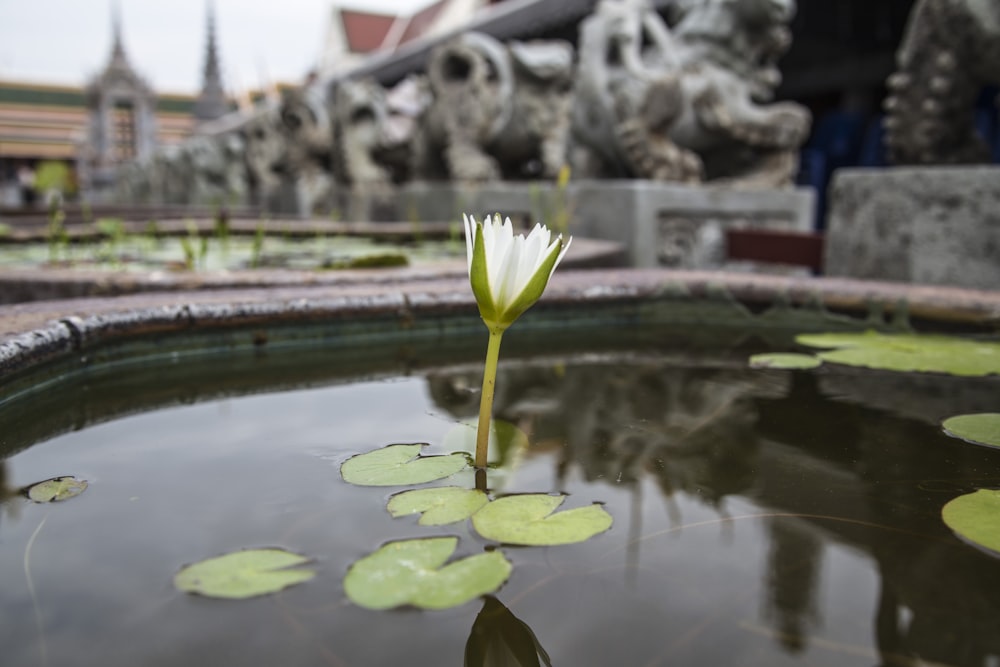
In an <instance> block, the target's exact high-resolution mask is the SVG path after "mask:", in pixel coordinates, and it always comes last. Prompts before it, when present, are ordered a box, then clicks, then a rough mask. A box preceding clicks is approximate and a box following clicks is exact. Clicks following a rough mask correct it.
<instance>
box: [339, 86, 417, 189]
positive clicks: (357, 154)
mask: <svg viewBox="0 0 1000 667" xmlns="http://www.w3.org/2000/svg"><path fill="white" fill-rule="evenodd" d="M425 87H426V84H425V83H424V82H423V81H422V80H421V79H420V78H418V77H408V78H406V79H404V80H403V81H402V82H400V83H399V84H397V85H396V86H395V87H394V88H392V89H391V90H388V91H387V90H385V89H384V88H383V87H382V86H381V85H379V83H378V82H376V81H375V80H374V79H370V78H368V79H362V80H345V81H339V82H337V83H336V85H335V87H333V88H332V90H331V92H330V97H331V107H332V112H331V113H332V116H333V121H334V134H335V145H336V159H335V160H334V165H335V167H334V171H335V172H336V174H337V177H338V180H339V181H342V182H344V183H346V184H348V185H350V186H351V187H352V188H355V189H360V190H367V189H370V188H371V187H376V188H378V187H382V186H386V185H389V184H390V183H399V182H402V181H403V180H405V178H406V176H407V173H408V171H409V166H410V165H409V162H410V143H411V141H412V139H413V134H414V132H415V127H416V121H417V118H418V117H419V115H420V113H421V112H422V111H423V109H424V108H425V107H426V106H427V104H428V102H427V100H426V99H425V98H426V96H427V93H426V90H425Z"/></svg>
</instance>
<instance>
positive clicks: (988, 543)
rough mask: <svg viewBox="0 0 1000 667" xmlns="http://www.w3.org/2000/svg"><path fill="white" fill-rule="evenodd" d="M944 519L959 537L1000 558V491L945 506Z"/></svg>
mask: <svg viewBox="0 0 1000 667" xmlns="http://www.w3.org/2000/svg"><path fill="white" fill-rule="evenodd" d="M941 518H942V519H944V522H945V524H946V525H947V526H948V527H949V528H951V529H952V530H953V531H955V532H956V533H957V534H958V535H959V537H962V538H964V539H966V540H968V541H969V542H972V543H973V544H976V545H978V546H980V547H983V548H984V549H987V550H988V551H991V552H993V554H994V555H996V556H1000V491H996V490H991V489H979V490H978V491H976V492H974V493H968V494H966V495H964V496H959V497H958V498H955V499H954V500H952V501H951V502H949V503H948V504H947V505H945V506H944V508H943V509H942V510H941Z"/></svg>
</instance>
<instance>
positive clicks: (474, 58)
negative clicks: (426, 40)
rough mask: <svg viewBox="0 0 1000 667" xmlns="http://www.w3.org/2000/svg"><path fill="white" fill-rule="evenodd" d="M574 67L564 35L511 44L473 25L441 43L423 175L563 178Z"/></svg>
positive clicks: (421, 141) (417, 164)
mask: <svg viewBox="0 0 1000 667" xmlns="http://www.w3.org/2000/svg"><path fill="white" fill-rule="evenodd" d="M572 72H573V51H572V46H571V45H570V44H569V43H568V42H564V41H546V42H511V43H509V44H507V45H504V44H503V43H501V42H499V41H497V40H496V39H494V38H492V37H490V36H488V35H484V34H482V33H477V32H468V33H465V34H463V35H460V36H458V37H455V38H454V39H451V40H449V41H448V42H445V43H444V44H442V45H441V46H439V47H437V48H436V49H435V50H434V51H433V53H432V54H431V56H430V62H429V63H428V66H427V76H428V80H429V82H430V90H431V93H432V94H433V102H432V103H431V104H430V106H429V107H428V109H427V111H426V112H425V113H424V115H423V116H422V118H421V122H420V127H419V131H418V133H417V136H416V137H415V142H414V146H413V151H414V155H413V165H414V167H413V171H414V177H415V178H418V179H427V180H438V179H448V178H450V179H452V180H456V181H495V180H499V179H500V178H524V177H539V178H550V179H551V178H555V177H556V176H557V174H558V172H559V169H560V168H561V167H562V166H563V164H564V163H565V160H566V141H567V137H568V130H569V123H568V111H569V105H570V101H571V87H572Z"/></svg>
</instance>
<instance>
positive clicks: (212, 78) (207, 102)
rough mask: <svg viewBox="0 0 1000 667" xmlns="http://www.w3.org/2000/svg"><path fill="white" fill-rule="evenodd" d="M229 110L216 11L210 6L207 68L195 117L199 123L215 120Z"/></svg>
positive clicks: (196, 102) (197, 100)
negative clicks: (218, 45)
mask: <svg viewBox="0 0 1000 667" xmlns="http://www.w3.org/2000/svg"><path fill="white" fill-rule="evenodd" d="M228 112H229V100H228V99H226V93H225V91H224V90H223V88H222V73H221V71H220V69H219V55H218V52H217V50H216V47H215V12H214V11H213V9H212V5H211V4H209V6H208V36H207V41H206V43H205V69H204V71H203V73H202V84H201V92H200V93H199V94H198V99H196V100H195V103H194V117H195V118H196V119H197V121H198V122H199V123H204V122H205V121H208V120H214V119H215V118H219V117H220V116H224V115H226V114H227V113H228Z"/></svg>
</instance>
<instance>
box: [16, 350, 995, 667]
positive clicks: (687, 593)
mask: <svg viewBox="0 0 1000 667" xmlns="http://www.w3.org/2000/svg"><path fill="white" fill-rule="evenodd" d="M515 333H516V332H512V334H511V335H510V338H511V340H510V345H509V350H507V353H505V354H502V355H501V362H500V369H501V370H500V376H499V378H498V395H497V402H496V414H497V415H498V416H499V417H501V418H503V419H505V420H508V421H510V422H513V423H515V424H516V425H518V426H519V427H520V428H521V429H523V430H524V431H525V432H526V433H527V434H528V436H529V438H530V442H531V445H530V447H529V448H528V449H527V451H525V452H524V453H523V456H522V457H520V462H519V464H518V465H516V466H514V467H509V468H508V469H505V470H504V471H502V472H498V473H496V474H495V477H493V478H491V480H490V485H491V487H493V489H494V491H495V492H496V493H498V494H499V493H520V492H556V491H558V492H564V493H567V494H569V499H568V500H567V501H566V506H572V507H576V506H584V505H588V504H590V503H592V502H599V503H602V504H603V506H604V508H605V509H606V510H607V511H608V512H609V513H610V514H611V515H612V516H613V518H614V525H613V527H612V528H611V529H610V530H609V531H607V532H605V533H602V534H600V535H598V536H596V537H594V538H592V539H590V540H588V541H587V542H584V543H580V544H572V545H565V546H557V547H510V546H501V547H500V548H501V549H502V550H503V552H504V553H505V555H506V556H507V557H508V558H509V559H510V560H511V562H512V563H513V571H512V574H511V576H510V579H509V580H508V581H507V582H506V584H504V585H503V586H502V587H501V588H500V590H499V591H498V592H497V593H496V594H495V596H494V597H489V598H486V599H485V600H476V601H474V602H471V603H468V604H465V605H462V606H459V607H456V608H452V609H449V610H446V611H419V610H415V609H400V610H393V611H371V610H368V609H364V608H361V607H359V606H357V605H355V604H353V603H352V602H351V601H349V600H348V599H347V597H346V595H345V593H344V587H343V584H342V580H343V577H344V575H345V573H346V572H347V569H348V568H349V566H350V565H351V563H352V562H354V561H355V560H357V559H358V558H360V557H362V556H364V555H365V554H368V553H370V552H372V551H374V550H375V549H376V548H378V547H379V546H380V545H382V544H383V543H385V542H387V541H390V540H397V539H404V538H413V537H429V536H434V535H454V536H457V537H458V538H459V546H458V551H457V553H456V557H461V556H466V555H471V554H475V553H482V552H483V550H484V549H492V548H495V547H496V545H494V544H492V543H490V542H488V541H486V540H484V539H483V538H481V537H478V536H477V535H476V533H475V532H474V531H473V530H472V529H471V528H470V527H469V526H468V524H467V522H466V523H462V524H455V525H451V526H443V527H436V528H433V527H424V526H418V525H417V523H416V520H415V518H400V519H393V518H391V517H390V516H389V514H388V513H387V512H386V509H385V503H386V501H387V500H388V498H389V497H390V495H391V494H392V493H394V492H396V491H398V490H399V489H394V488H372V487H357V486H351V485H349V484H347V483H345V482H344V481H343V480H342V479H341V477H340V475H339V466H340V464H341V463H342V462H343V461H345V460H346V459H347V458H348V457H350V456H351V455H353V454H356V453H359V452H365V451H369V450H371V449H374V448H377V447H381V446H383V445H387V444H390V443H409V442H427V443H430V446H429V448H428V449H429V451H430V452H433V453H445V452H447V451H449V450H448V448H447V447H446V446H445V444H444V443H445V440H446V438H448V434H449V432H452V431H453V430H454V429H456V428H458V429H462V428H467V427H465V426H462V424H463V423H466V422H467V421H468V420H469V419H471V418H472V417H474V415H475V413H476V409H477V407H478V403H477V400H478V399H477V397H476V394H475V391H474V390H475V389H476V388H477V387H478V382H479V375H478V373H479V367H478V364H477V362H476V361H475V360H476V359H477V356H478V353H479V352H481V350H480V349H479V348H480V344H481V346H482V347H483V348H484V347H485V334H483V335H482V337H481V339H480V337H479V336H476V337H472V340H470V341H466V342H464V343H462V344H460V345H456V346H454V347H451V348H450V349H449V350H448V354H449V356H450V357H452V360H451V362H450V363H443V362H441V361H440V360H439V357H440V356H441V354H442V352H441V351H440V349H439V348H440V347H441V346H440V345H437V346H426V347H424V348H419V347H417V348H415V347H413V346H412V345H407V346H398V347H392V346H388V347H389V348H391V349H389V350H386V349H382V348H380V349H379V351H378V354H377V355H376V354H375V352H370V353H369V356H370V357H371V358H372V359H374V358H378V359H380V360H381V361H379V362H377V363H376V362H374V361H369V357H368V356H366V354H365V353H358V352H357V351H355V352H350V351H347V352H343V351H342V352H340V353H338V354H326V355H324V354H323V353H319V352H317V351H316V350H300V351H298V352H294V351H292V352H285V353H278V352H274V353H271V352H262V351H260V350H258V351H256V352H247V353H243V352H241V353H238V354H237V353H235V352H233V353H229V354H226V353H217V354H210V355H202V356H197V357H193V358H190V359H189V358H188V357H186V356H185V354H183V353H182V354H168V355H164V356H163V358H161V359H152V360H150V359H146V360H145V361H143V362H142V363H141V364H138V363H137V364H135V365H131V366H130V365H129V364H118V365H117V366H115V367H113V368H109V369H106V370H105V371H99V370H98V369H96V368H95V369H92V370H90V371H88V372H85V373H77V374H76V375H75V376H74V379H73V380H72V381H68V382H65V383H61V384H59V385H54V386H53V387H51V388H49V389H46V390H45V391H44V392H40V393H39V394H37V395H35V396H33V397H31V400H30V402H29V401H27V400H25V401H8V404H7V405H5V406H0V448H2V449H0V451H3V452H6V459H5V461H4V462H3V464H2V465H3V468H2V469H3V471H4V476H5V480H4V483H5V485H6V487H7V488H8V489H10V490H14V489H17V488H20V487H23V486H26V485H28V484H31V483H33V482H37V481H40V480H43V479H47V478H51V477H55V476H58V475H75V476H76V477H78V478H82V479H86V480H87V481H89V483H90V486H89V488H88V489H87V490H86V491H85V492H84V493H83V494H82V495H80V496H78V497H76V498H72V499H70V500H67V501H64V502H58V503H52V504H36V503H31V502H29V501H28V500H26V499H24V498H22V497H20V496H16V495H14V496H12V497H10V498H9V499H8V500H7V502H6V503H5V505H4V507H3V510H2V515H0V581H3V594H2V596H0V606H2V610H0V616H2V618H3V619H4V620H3V623H2V624H0V663H2V664H4V665H11V666H22V665H60V664H68V665H102V666H103V667H111V666H118V665H122V666H124V665H145V666H154V665H192V664H193V665H212V664H219V665H230V664H243V665H268V666H272V665H283V666H299V665H302V666H305V665H310V666H312V665H337V666H371V665H461V664H463V659H464V656H465V655H466V652H467V651H469V655H470V656H472V655H479V653H480V652H481V651H487V652H493V653H494V654H498V653H499V654H503V653H504V652H506V654H507V655H518V652H519V651H520V652H522V653H524V652H527V653H530V654H532V655H534V654H535V652H536V651H538V649H537V648H536V647H534V646H532V644H533V643H537V645H538V646H540V647H541V649H542V650H544V652H545V653H547V655H548V656H549V657H550V658H551V664H553V665H561V666H565V665H574V666H591V665H592V666H595V667H604V666H609V665H623V666H628V667H632V666H636V667H642V666H647V665H648V666H653V665H695V666H700V665H706V666H707V665H737V664H738V665H768V666H775V665H830V666H834V665H836V666H844V665H858V666H865V667H869V666H871V665H876V664H885V665H888V664H892V665H918V664H920V665H925V664H943V665H977V666H983V667H995V666H996V665H1000V631H998V630H1000V594H998V593H997V592H998V591H1000V559H997V558H993V557H991V556H990V555H987V554H985V553H983V552H981V551H979V550H977V549H976V548H974V547H972V546H969V545H967V544H965V543H963V542H962V541H961V540H959V539H958V538H956V537H955V536H954V535H953V534H952V533H951V532H950V531H949V530H948V529H947V528H946V527H945V526H944V525H943V524H942V522H941V519H940V509H941V506H942V505H944V503H945V502H947V501H948V500H950V499H952V498H954V497H955V496H957V495H959V494H961V493H965V492H968V491H971V490H973V489H975V488H980V487H990V488H997V487H1000V451H996V450H990V449H988V448H984V447H978V446H975V445H971V444H967V443H964V442H961V441H958V440H955V439H953V438H949V437H946V436H945V435H943V434H942V432H941V429H940V427H939V425H938V423H939V420H940V419H941V418H944V417H946V416H950V415H951V414H958V413H961V412H975V411H984V410H987V409H989V407H990V406H991V403H992V406H993V407H994V408H995V402H996V398H997V397H998V396H1000V380H998V378H996V377H991V378H980V379H956V378H950V377H945V376H931V375H913V374H895V373H888V372H876V371H862V370H856V369H849V368H846V367H838V366H834V365H827V366H824V367H821V368H820V369H817V370H814V371H807V372H801V371H794V372H792V371H780V370H752V369H749V368H748V367H747V365H746V359H747V357H748V355H749V354H750V353H751V352H759V351H763V350H765V349H768V346H767V345H765V344H764V343H762V342H761V341H760V340H752V341H749V342H748V341H741V342H739V343H737V344H734V345H729V346H725V347H720V348H714V347H710V348H704V347H703V346H700V345H694V344H692V343H691V342H690V341H689V340H682V339H678V338H674V339H671V338H670V337H669V336H664V335H661V334H660V333H658V332H645V333H644V334H643V335H642V336H638V335H636V336H635V337H632V338H627V337H626V338H627V339H625V340H621V338H622V337H621V336H620V337H619V339H620V340H619V341H618V344H617V345H615V346H614V347H613V348H611V347H608V346H606V345H595V346H592V347H588V346H586V345H577V344H573V345H570V344H567V345H565V346H562V347H563V349H561V350H558V351H555V352H554V351H553V348H559V347H560V345H559V342H558V341H553V340H551V339H549V341H548V342H547V344H546V345H544V346H536V345H532V344H529V343H528V342H527V341H526V340H525V341H521V342H518V340H516V336H515ZM678 341H680V342H678ZM506 344H507V343H506V342H505V345H506ZM777 347H778V349H787V346H784V348H782V345H778V346H777ZM539 348H545V349H541V350H540V351H538V352H537V353H535V354H529V353H528V351H529V350H533V349H534V350H539ZM435 350H437V351H435ZM29 403H30V406H31V407H26V406H28V405H29ZM471 483H472V480H471V478H469V477H467V476H465V477H463V476H462V475H460V476H458V477H456V478H452V479H451V480H445V481H442V482H438V483H436V484H441V485H444V484H471ZM500 486H502V488H498V487H500ZM266 546H279V547H283V548H286V549H289V550H291V551H294V552H296V553H300V554H304V555H307V556H309V557H310V558H312V559H313V560H314V563H313V567H314V568H315V569H316V570H317V572H318V575H317V577H316V578H315V579H313V580H312V581H310V582H307V583H305V584H302V585H299V586H296V587H294V588H289V589H287V590H285V591H283V592H281V593H279V594H275V595H269V596H265V597H261V598H255V599H252V600H247V601H226V600H214V599H207V598H203V597H197V596H192V595H186V594H184V593H180V592H178V591H176V590H174V588H173V586H172V583H171V582H172V577H173V575H174V574H175V573H176V572H177V570H178V569H179V568H180V567H181V566H183V565H185V564H188V563H192V562H194V561H198V560H201V559H203V558H207V557H210V556H215V555H220V554H223V553H226V552H229V551H233V550H236V549H241V548H244V547H266ZM481 610H482V613H480V612H481ZM512 619H514V620H512ZM525 628H530V632H526V631H525ZM504 643H506V646H503V645H504ZM470 660H471V658H470ZM466 664H498V663H492V662H490V663H484V662H478V663H477V662H475V661H474V660H473V661H472V662H471V663H470V662H467V663H466ZM499 664H545V663H544V662H539V661H537V659H536V661H535V662H532V661H530V660H528V659H526V658H523V657H522V658H521V662H516V661H512V662H507V663H499Z"/></svg>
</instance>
